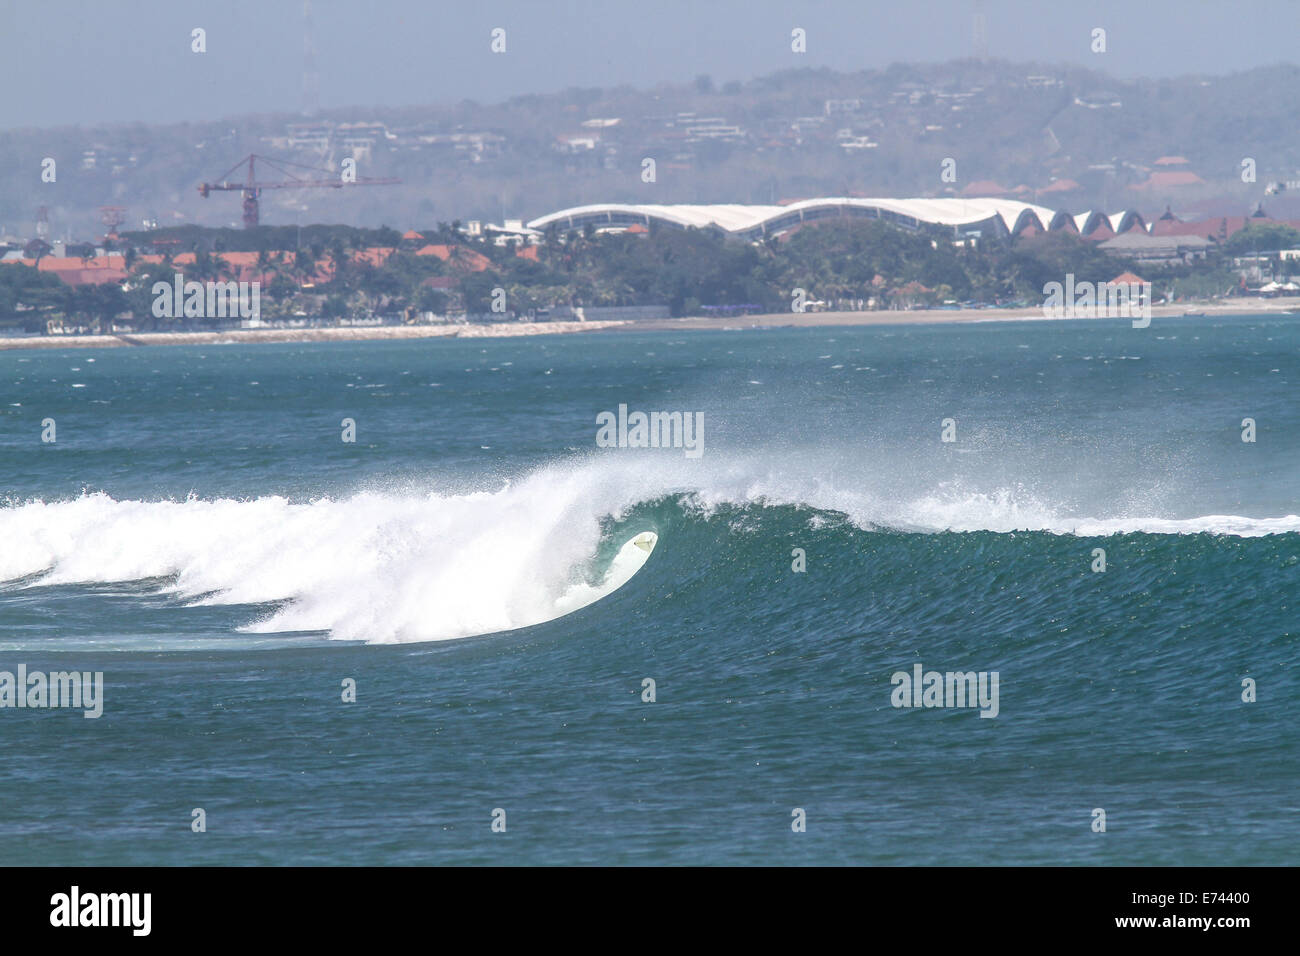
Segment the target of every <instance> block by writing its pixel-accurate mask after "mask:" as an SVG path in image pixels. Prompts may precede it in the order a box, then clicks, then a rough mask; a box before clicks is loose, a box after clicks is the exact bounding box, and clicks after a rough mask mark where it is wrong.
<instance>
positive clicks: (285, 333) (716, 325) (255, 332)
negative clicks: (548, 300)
mask: <svg viewBox="0 0 1300 956" xmlns="http://www.w3.org/2000/svg"><path fill="white" fill-rule="evenodd" d="M1187 312H1199V313H1203V314H1204V315H1205V317H1207V318H1209V317H1213V316H1225V315H1238V316H1254V315H1259V316H1267V315H1285V314H1288V313H1290V314H1296V315H1298V316H1300V296H1292V297H1288V298H1278V299H1264V300H1258V299H1257V300H1246V301H1243V302H1240V303H1233V304H1232V305H1224V304H1221V303H1213V304H1205V305H1200V304H1196V303H1185V304H1182V305H1157V306H1152V308H1151V315H1152V318H1153V319H1154V318H1169V317H1171V316H1173V317H1179V316H1183V315H1185V314H1186V313H1187ZM1061 321H1107V319H1106V318H1104V317H1103V318H1100V319H1072V320H1071V319H1052V318H1048V317H1046V316H1044V315H1043V310H1042V307H1041V306H1040V307H1029V308H1022V309H918V310H915V311H881V312H804V313H795V312H778V313H770V314H765V315H737V316H729V317H722V316H691V317H686V318H678V319H636V320H632V319H615V320H594V321H590V322H572V321H570V322H501V323H492V324H482V325H374V326H342V327H338V328H315V329H231V330H228V331H222V332H130V333H126V332H123V333H114V334H106V335H67V336H62V335H32V336H11V337H7V338H6V337H0V350H6V349H60V348H131V347H140V346H150V345H239V344H271V343H286V342H290V343H292V342H361V341H389V340H409V339H432V338H462V339H467V338H474V339H478V338H514V337H517V336H526V335H566V334H573V333H575V332H605V331H611V332H692V331H724V330H731V331H740V330H744V329H779V328H836V327H852V326H884V325H895V326H908V325H946V324H953V323H978V322H1061Z"/></svg>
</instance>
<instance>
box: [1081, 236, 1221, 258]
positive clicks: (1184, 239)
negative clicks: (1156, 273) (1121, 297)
mask: <svg viewBox="0 0 1300 956" xmlns="http://www.w3.org/2000/svg"><path fill="white" fill-rule="evenodd" d="M1213 246H1214V243H1213V242H1211V241H1210V240H1209V239H1206V238H1204V237H1202V236H1149V235H1146V234H1145V233H1141V232H1129V233H1124V234H1123V235H1119V236H1116V237H1115V238H1113V239H1107V240H1105V241H1104V242H1101V243H1099V244H1098V246H1097V248H1099V249H1101V250H1102V251H1103V252H1107V253H1110V254H1111V255H1114V256H1121V257H1123V258H1126V259H1136V260H1137V261H1138V262H1152V263H1156V262H1191V261H1192V260H1193V259H1204V258H1205V254H1206V252H1207V251H1208V250H1209V249H1210V248H1212V247H1213Z"/></svg>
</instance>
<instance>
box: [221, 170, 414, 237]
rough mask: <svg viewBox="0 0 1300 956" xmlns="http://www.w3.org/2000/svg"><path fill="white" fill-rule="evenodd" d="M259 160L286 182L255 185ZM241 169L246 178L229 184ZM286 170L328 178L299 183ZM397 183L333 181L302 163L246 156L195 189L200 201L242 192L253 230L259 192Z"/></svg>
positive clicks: (393, 181)
mask: <svg viewBox="0 0 1300 956" xmlns="http://www.w3.org/2000/svg"><path fill="white" fill-rule="evenodd" d="M259 159H260V160H261V161H262V162H263V163H265V164H267V165H268V166H270V167H271V168H272V169H274V170H276V171H278V172H280V173H282V174H283V175H285V176H288V177H289V178H288V179H286V180H279V181H275V182H258V181H257V173H256V168H255V164H256V162H257V160H259ZM241 166H247V167H248V175H247V176H246V177H245V178H244V181H243V182H238V181H232V180H231V179H230V175H231V173H233V172H235V170H237V169H239V168H240V167H241ZM286 166H293V167H295V168H297V169H302V170H307V171H310V172H313V173H325V174H326V175H327V176H329V177H330V178H328V179H319V178H318V179H302V178H299V177H298V176H297V175H295V174H294V172H293V171H292V170H289V169H286V168H285V167H286ZM400 182H401V180H400V179H394V178H392V177H391V176H386V177H377V176H358V177H356V178H355V179H350V180H345V179H343V178H342V176H339V177H337V178H335V176H334V172H333V171H332V170H329V169H321V168H319V167H317V166H305V165H303V164H302V163H293V162H289V161H288V160H274V159H271V158H269V157H267V156H259V155H257V154H256V153H249V154H248V155H247V156H245V157H244V158H243V159H241V160H240V161H239V162H237V163H235V165H234V166H231V167H230V168H229V169H228V170H226V171H225V172H224V173H222V174H221V175H220V176H219V177H217V181H216V182H211V183H200V184H199V187H198V189H199V195H200V196H202V197H203V198H204V199H207V198H208V196H209V194H211V193H213V192H233V191H236V190H238V191H239V192H242V193H243V194H244V228H245V229H254V228H256V227H257V224H258V222H259V220H260V216H261V213H260V210H259V207H258V201H257V200H258V196H260V195H261V194H262V190H263V189H342V188H343V187H344V186H392V185H395V184H397V183H400Z"/></svg>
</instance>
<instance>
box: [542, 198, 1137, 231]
mask: <svg viewBox="0 0 1300 956" xmlns="http://www.w3.org/2000/svg"><path fill="white" fill-rule="evenodd" d="M845 215H847V216H868V217H875V218H886V219H895V220H897V219H902V220H911V221H913V222H914V223H915V224H917V225H920V224H927V225H932V226H945V227H951V228H963V227H968V228H973V227H976V226H979V225H981V224H984V223H990V222H993V223H997V224H1000V225H1001V227H1002V228H1003V229H1005V231H1006V232H1008V233H1013V234H1014V233H1017V232H1019V231H1020V230H1021V229H1023V228H1025V227H1026V226H1028V225H1033V226H1036V227H1037V228H1039V229H1042V230H1047V229H1052V228H1059V227H1060V226H1061V225H1062V224H1064V221H1065V220H1066V219H1072V220H1073V222H1074V226H1075V229H1076V230H1077V231H1080V232H1083V231H1085V230H1086V231H1091V230H1090V229H1087V227H1088V226H1089V225H1090V224H1093V225H1099V224H1100V221H1101V220H1103V219H1104V220H1105V221H1106V222H1107V224H1108V225H1109V226H1110V228H1111V229H1112V230H1113V231H1115V232H1120V231H1123V229H1125V228H1130V227H1131V226H1132V225H1134V224H1135V223H1136V224H1139V225H1145V224H1144V223H1143V222H1142V218H1141V216H1139V215H1138V214H1137V213H1136V212H1133V211H1131V210H1129V211H1125V212H1119V213H1112V214H1109V215H1107V214H1102V213H1096V212H1087V213H1082V214H1080V215H1077V216H1070V215H1069V214H1066V213H1061V212H1057V211H1056V210H1053V209H1049V208H1047V207H1046V206H1038V205H1035V204H1033V203H1027V202H1021V201H1019V200H1015V199H992V198H989V199H980V198H964V197H963V198H939V199H887V198H881V199H870V198H862V197H857V196H853V197H847V196H845V197H827V198H822V199H804V200H800V201H799V202H794V203H790V204H788V205H781V206H777V205H755V206H751V205H744V204H737V203H729V204H721V205H692V204H676V205H654V204H643V203H634V204H633V203H597V204H594V205H587V206H574V207H571V208H569V209H561V210H559V211H558V212H553V213H550V214H548V215H545V216H541V217H539V218H537V219H534V220H532V221H531V222H529V223H528V225H529V227H530V228H532V229H538V230H544V229H546V228H547V227H549V226H551V225H556V226H558V227H560V228H565V229H569V228H579V227H581V226H584V225H586V224H587V223H593V224H595V225H597V226H599V225H601V224H608V225H628V224H630V223H633V222H644V223H649V222H650V221H652V220H657V221H659V222H662V223H667V224H669V225H674V226H681V227H695V228H712V229H718V230H721V231H723V232H726V233H731V234H734V235H745V236H754V235H763V234H768V233H776V232H783V231H785V230H786V229H790V228H792V227H794V226H797V225H799V224H801V223H803V222H807V221H813V220H816V219H821V218H826V217H830V216H845Z"/></svg>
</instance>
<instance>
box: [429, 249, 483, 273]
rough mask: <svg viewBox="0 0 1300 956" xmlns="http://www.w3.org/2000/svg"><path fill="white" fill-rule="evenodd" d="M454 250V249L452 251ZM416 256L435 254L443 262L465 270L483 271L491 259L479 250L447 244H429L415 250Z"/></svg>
mask: <svg viewBox="0 0 1300 956" xmlns="http://www.w3.org/2000/svg"><path fill="white" fill-rule="evenodd" d="M453 250H454V251H453ZM415 254H416V255H417V256H437V257H438V258H439V259H441V260H442V261H443V262H449V263H454V264H455V265H457V266H458V267H460V268H462V269H464V270H465V271H466V272H483V271H484V270H486V269H488V268H490V267H491V265H492V260H491V259H489V258H488V257H487V256H485V255H483V253H481V252H475V251H474V250H473V249H470V248H468V247H467V246H448V245H437V244H433V243H431V244H429V245H427V246H423V247H421V248H420V249H417V250H416V251H415Z"/></svg>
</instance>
